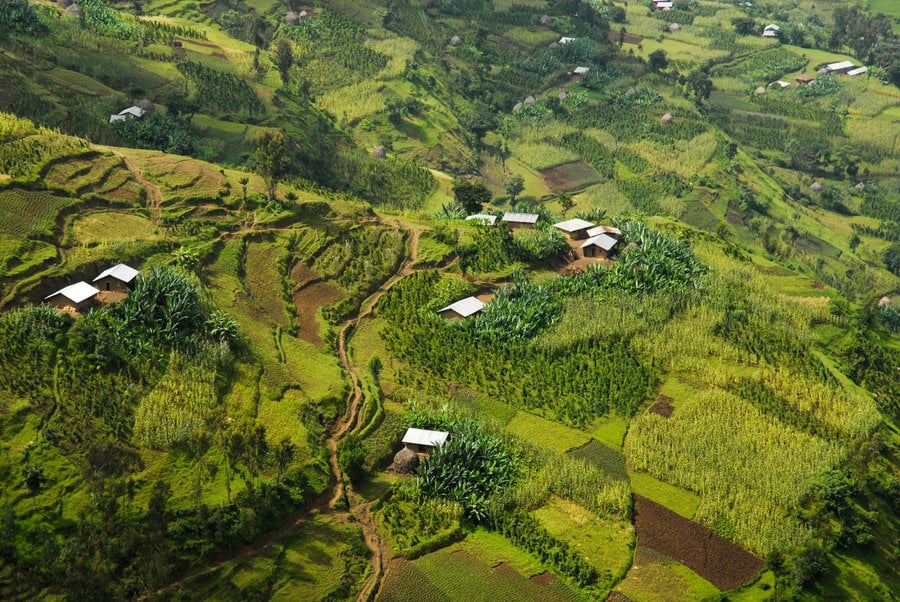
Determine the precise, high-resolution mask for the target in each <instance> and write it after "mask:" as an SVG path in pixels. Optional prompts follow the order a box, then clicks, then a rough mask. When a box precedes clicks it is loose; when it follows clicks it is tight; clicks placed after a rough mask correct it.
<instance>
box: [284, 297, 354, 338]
mask: <svg viewBox="0 0 900 602" xmlns="http://www.w3.org/2000/svg"><path fill="white" fill-rule="evenodd" d="M343 296H344V293H342V292H341V291H340V289H338V288H335V287H334V286H331V285H330V284H328V283H327V282H314V283H313V284H310V285H309V286H305V287H303V288H301V289H300V290H298V291H297V292H295V293H294V306H295V307H296V308H297V322H298V324H299V325H300V332H299V333H298V336H299V337H300V338H301V339H303V340H304V341H308V342H310V343H312V344H314V345H317V346H319V347H321V346H322V345H323V342H322V339H321V338H320V337H319V323H318V322H317V321H316V311H317V310H318V309H319V308H320V307H325V306H326V305H329V304H331V303H334V302H335V301H338V300H340V299H341V297H343Z"/></svg>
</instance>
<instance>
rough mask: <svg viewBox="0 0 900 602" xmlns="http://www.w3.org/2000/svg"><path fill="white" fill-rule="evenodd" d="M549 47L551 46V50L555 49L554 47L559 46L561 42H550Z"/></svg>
mask: <svg viewBox="0 0 900 602" xmlns="http://www.w3.org/2000/svg"><path fill="white" fill-rule="evenodd" d="M547 48H549V49H550V50H553V49H554V48H559V42H550V45H549V46H547Z"/></svg>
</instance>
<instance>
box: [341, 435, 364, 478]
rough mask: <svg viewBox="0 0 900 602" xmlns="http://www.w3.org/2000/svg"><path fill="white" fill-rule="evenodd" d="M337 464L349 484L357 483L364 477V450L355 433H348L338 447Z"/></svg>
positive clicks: (360, 440)
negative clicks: (348, 480)
mask: <svg viewBox="0 0 900 602" xmlns="http://www.w3.org/2000/svg"><path fill="white" fill-rule="evenodd" d="M338 464H339V465H340V467H341V472H343V473H344V474H345V475H347V477H348V478H349V479H350V482H351V483H358V482H359V481H360V479H362V478H363V477H364V476H365V475H366V448H365V447H363V442H362V439H360V438H359V435H357V434H356V433H350V434H349V435H347V436H346V437H344V438H343V439H342V440H341V443H340V445H338Z"/></svg>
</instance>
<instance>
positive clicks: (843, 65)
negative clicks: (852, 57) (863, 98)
mask: <svg viewBox="0 0 900 602" xmlns="http://www.w3.org/2000/svg"><path fill="white" fill-rule="evenodd" d="M853 67H854V65H853V62H852V61H840V62H839V63H829V64H828V65H825V69H827V70H828V72H829V73H846V72H847V71H850V70H851V69H853Z"/></svg>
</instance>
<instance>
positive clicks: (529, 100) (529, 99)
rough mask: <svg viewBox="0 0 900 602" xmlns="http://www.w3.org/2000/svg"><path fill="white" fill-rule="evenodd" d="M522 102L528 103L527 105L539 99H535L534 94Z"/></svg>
mask: <svg viewBox="0 0 900 602" xmlns="http://www.w3.org/2000/svg"><path fill="white" fill-rule="evenodd" d="M522 102H523V103H524V104H527V105H533V104H534V103H536V102H537V100H535V99H534V96H529V97H528V98H526V99H525V100H523V101H522Z"/></svg>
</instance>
